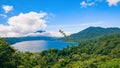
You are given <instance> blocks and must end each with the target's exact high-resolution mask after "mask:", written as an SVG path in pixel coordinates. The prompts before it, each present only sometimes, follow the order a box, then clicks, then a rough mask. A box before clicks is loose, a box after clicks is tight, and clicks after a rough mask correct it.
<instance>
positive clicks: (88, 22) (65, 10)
mask: <svg viewBox="0 0 120 68" xmlns="http://www.w3.org/2000/svg"><path fill="white" fill-rule="evenodd" d="M119 8H120V1H119V0H76V1H72V0H69V1H68V0H66V1H64V0H58V1H56V0H53V1H48V0H36V1H34V0H31V1H24V0H18V1H14V0H0V10H1V11H0V28H1V29H0V33H1V34H0V36H2V37H22V36H53V37H54V36H55V37H60V36H62V35H61V34H60V33H59V32H58V30H59V29H62V30H63V31H64V32H66V34H67V35H70V34H73V33H77V32H79V31H81V30H84V29H86V28H88V27H90V26H93V27H103V28H108V27H118V28H120V23H119V21H120V19H119V18H120V15H119V12H120V9H119ZM39 30H45V31H46V32H43V33H39V32H37V31H39Z"/></svg>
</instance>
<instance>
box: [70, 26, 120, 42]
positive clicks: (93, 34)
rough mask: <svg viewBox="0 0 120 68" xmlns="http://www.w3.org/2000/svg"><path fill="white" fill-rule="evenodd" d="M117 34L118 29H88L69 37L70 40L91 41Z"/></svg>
mask: <svg viewBox="0 0 120 68" xmlns="http://www.w3.org/2000/svg"><path fill="white" fill-rule="evenodd" d="M117 33H120V28H115V27H114V28H102V27H89V28H86V29H85V30H82V31H80V32H78V33H76V34H72V35H70V38H71V39H73V40H77V41H80V40H87V39H93V38H97V37H101V36H108V35H112V34H117Z"/></svg>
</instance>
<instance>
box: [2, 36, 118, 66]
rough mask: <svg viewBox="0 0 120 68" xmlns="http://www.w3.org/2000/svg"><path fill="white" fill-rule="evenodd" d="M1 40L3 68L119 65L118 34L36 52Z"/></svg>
mask: <svg viewBox="0 0 120 68" xmlns="http://www.w3.org/2000/svg"><path fill="white" fill-rule="evenodd" d="M0 42H3V43H0V51H1V53H0V57H1V60H0V62H1V64H0V66H2V68H11V67H12V68H120V34H112V35H109V36H104V37H99V38H95V39H89V40H86V41H81V42H80V43H79V45H78V46H71V47H67V48H64V49H62V50H58V49H49V50H45V51H43V52H38V53H30V52H25V53H22V52H18V51H15V50H13V49H11V47H9V46H8V44H7V43H5V42H4V41H3V40H1V39H0ZM4 45H5V46H4ZM6 45H7V46H6ZM6 47H7V48H6ZM9 52H10V53H9ZM6 58H7V59H6Z"/></svg>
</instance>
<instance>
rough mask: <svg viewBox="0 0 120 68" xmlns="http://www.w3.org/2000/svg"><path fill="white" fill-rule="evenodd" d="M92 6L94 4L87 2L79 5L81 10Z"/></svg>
mask: <svg viewBox="0 0 120 68" xmlns="http://www.w3.org/2000/svg"><path fill="white" fill-rule="evenodd" d="M94 4H95V3H94V2H89V3H87V2H85V1H82V2H81V3H80V5H81V8H86V7H88V6H92V5H94Z"/></svg>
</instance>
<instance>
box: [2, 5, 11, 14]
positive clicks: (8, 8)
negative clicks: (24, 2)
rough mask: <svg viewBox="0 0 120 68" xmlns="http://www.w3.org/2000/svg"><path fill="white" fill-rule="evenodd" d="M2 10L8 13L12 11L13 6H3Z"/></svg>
mask: <svg viewBox="0 0 120 68" xmlns="http://www.w3.org/2000/svg"><path fill="white" fill-rule="evenodd" d="M2 8H3V9H4V11H5V13H8V12H9V11H11V10H13V6H10V5H3V6H2Z"/></svg>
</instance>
